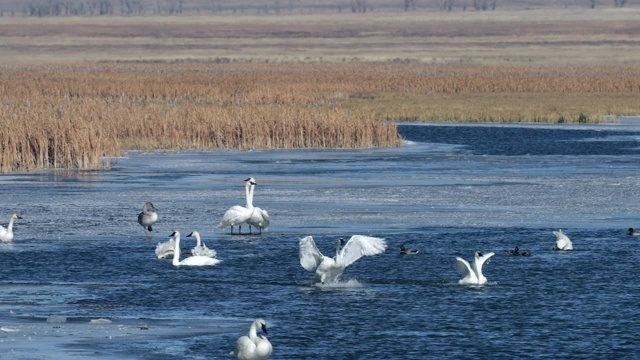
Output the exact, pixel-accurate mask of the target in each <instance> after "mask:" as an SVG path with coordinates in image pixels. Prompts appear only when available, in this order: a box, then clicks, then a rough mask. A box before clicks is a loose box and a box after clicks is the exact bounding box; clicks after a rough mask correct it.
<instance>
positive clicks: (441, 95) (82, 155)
mask: <svg viewBox="0 0 640 360" xmlns="http://www.w3.org/2000/svg"><path fill="white" fill-rule="evenodd" d="M369 3H371V1H370V2H369ZM383 3H384V2H382V3H380V6H379V9H382V10H380V11H375V12H367V13H365V14H354V13H351V12H347V11H343V12H342V13H332V12H331V11H330V10H327V9H324V10H323V11H320V10H319V9H316V10H315V11H311V10H308V11H307V13H304V12H303V11H301V13H284V14H281V15H275V14H273V13H272V14H271V15H270V14H266V15H265V14H262V15H257V14H256V13H255V12H250V13H249V11H246V12H244V13H242V14H234V13H232V12H231V10H230V8H222V10H223V11H220V12H217V13H214V14H213V15H211V14H207V15H202V14H198V13H193V11H192V14H190V15H179V16H152V15H149V14H146V15H141V16H45V17H24V16H18V15H16V16H7V15H6V12H5V13H4V16H0V49H2V51H0V96H2V99H3V102H2V105H1V107H0V109H1V110H0V127H1V128H2V129H3V131H2V132H0V172H7V171H14V170H25V169H36V168H52V167H54V168H58V167H62V168H95V167H100V166H103V163H102V161H101V159H102V157H103V156H118V155H119V154H120V152H121V151H122V150H126V149H145V150H151V149H166V148H172V149H173V148H178V149H207V148H234V149H251V148H297V147H370V146H398V145H399V144H400V142H399V138H398V134H397V131H396V127H395V125H394V123H393V122H394V121H397V120H412V121H413V120H416V121H499V122H513V121H526V122H578V121H579V122H598V121H601V120H602V119H603V116H605V115H636V114H640V64H639V63H638V61H637V59H640V46H639V45H640V40H638V39H640V36H638V35H639V34H640V23H638V21H637V19H638V18H640V17H639V15H640V9H639V8H638V7H637V5H636V6H635V7H634V4H629V5H627V6H626V7H624V8H604V7H602V8H596V9H587V8H586V6H584V7H580V6H576V5H571V6H568V7H558V6H556V7H553V8H541V7H534V8H517V9H511V10H500V9H499V10H496V11H482V12H479V11H466V12H463V11H460V10H459V11H453V12H445V11H437V10H434V9H418V10H417V11H413V12H403V11H399V10H394V9H393V8H384V7H383V6H381V5H382V4H383ZM374 4H375V2H374ZM1 5H2V1H0V6H1ZM192 10H193V9H192ZM212 13H213V12H212Z"/></svg>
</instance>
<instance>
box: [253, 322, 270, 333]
mask: <svg viewBox="0 0 640 360" xmlns="http://www.w3.org/2000/svg"><path fill="white" fill-rule="evenodd" d="M253 325H254V326H255V327H257V328H260V329H262V331H264V333H265V334H267V335H269V334H268V333H267V322H266V321H264V320H263V319H256V321H254V322H253Z"/></svg>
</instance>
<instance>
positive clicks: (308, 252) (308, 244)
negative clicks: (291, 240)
mask: <svg viewBox="0 0 640 360" xmlns="http://www.w3.org/2000/svg"><path fill="white" fill-rule="evenodd" d="M299 254H300V265H302V267H303V268H305V270H308V271H312V270H313V269H315V268H316V267H317V266H318V265H320V263H321V262H322V258H323V256H322V253H321V252H320V250H318V247H317V246H316V243H315V241H313V237H311V236H307V237H305V238H303V239H302V240H300V253H299Z"/></svg>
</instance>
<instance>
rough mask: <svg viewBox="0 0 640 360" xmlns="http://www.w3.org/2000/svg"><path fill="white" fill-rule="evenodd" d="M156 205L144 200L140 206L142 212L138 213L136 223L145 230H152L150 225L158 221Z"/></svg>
mask: <svg viewBox="0 0 640 360" xmlns="http://www.w3.org/2000/svg"><path fill="white" fill-rule="evenodd" d="M155 211H156V207H155V206H153V204H152V203H150V202H146V203H145V204H144V206H142V212H141V213H140V214H138V224H140V225H142V227H143V228H144V230H145V233H146V231H147V230H148V231H153V229H152V228H151V225H153V224H155V223H156V221H158V214H156V213H155Z"/></svg>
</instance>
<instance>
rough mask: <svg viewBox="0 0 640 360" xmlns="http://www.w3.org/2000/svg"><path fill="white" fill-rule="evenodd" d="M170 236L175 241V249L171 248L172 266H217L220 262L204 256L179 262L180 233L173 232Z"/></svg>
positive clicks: (190, 257) (192, 257) (191, 257)
mask: <svg viewBox="0 0 640 360" xmlns="http://www.w3.org/2000/svg"><path fill="white" fill-rule="evenodd" d="M171 236H173V238H174V239H175V247H174V248H173V266H208V265H218V264H219V263H221V262H222V261H221V260H218V259H212V258H210V257H206V256H189V257H188V258H186V259H184V260H182V261H180V232H178V231H174V232H173V233H172V234H171Z"/></svg>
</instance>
